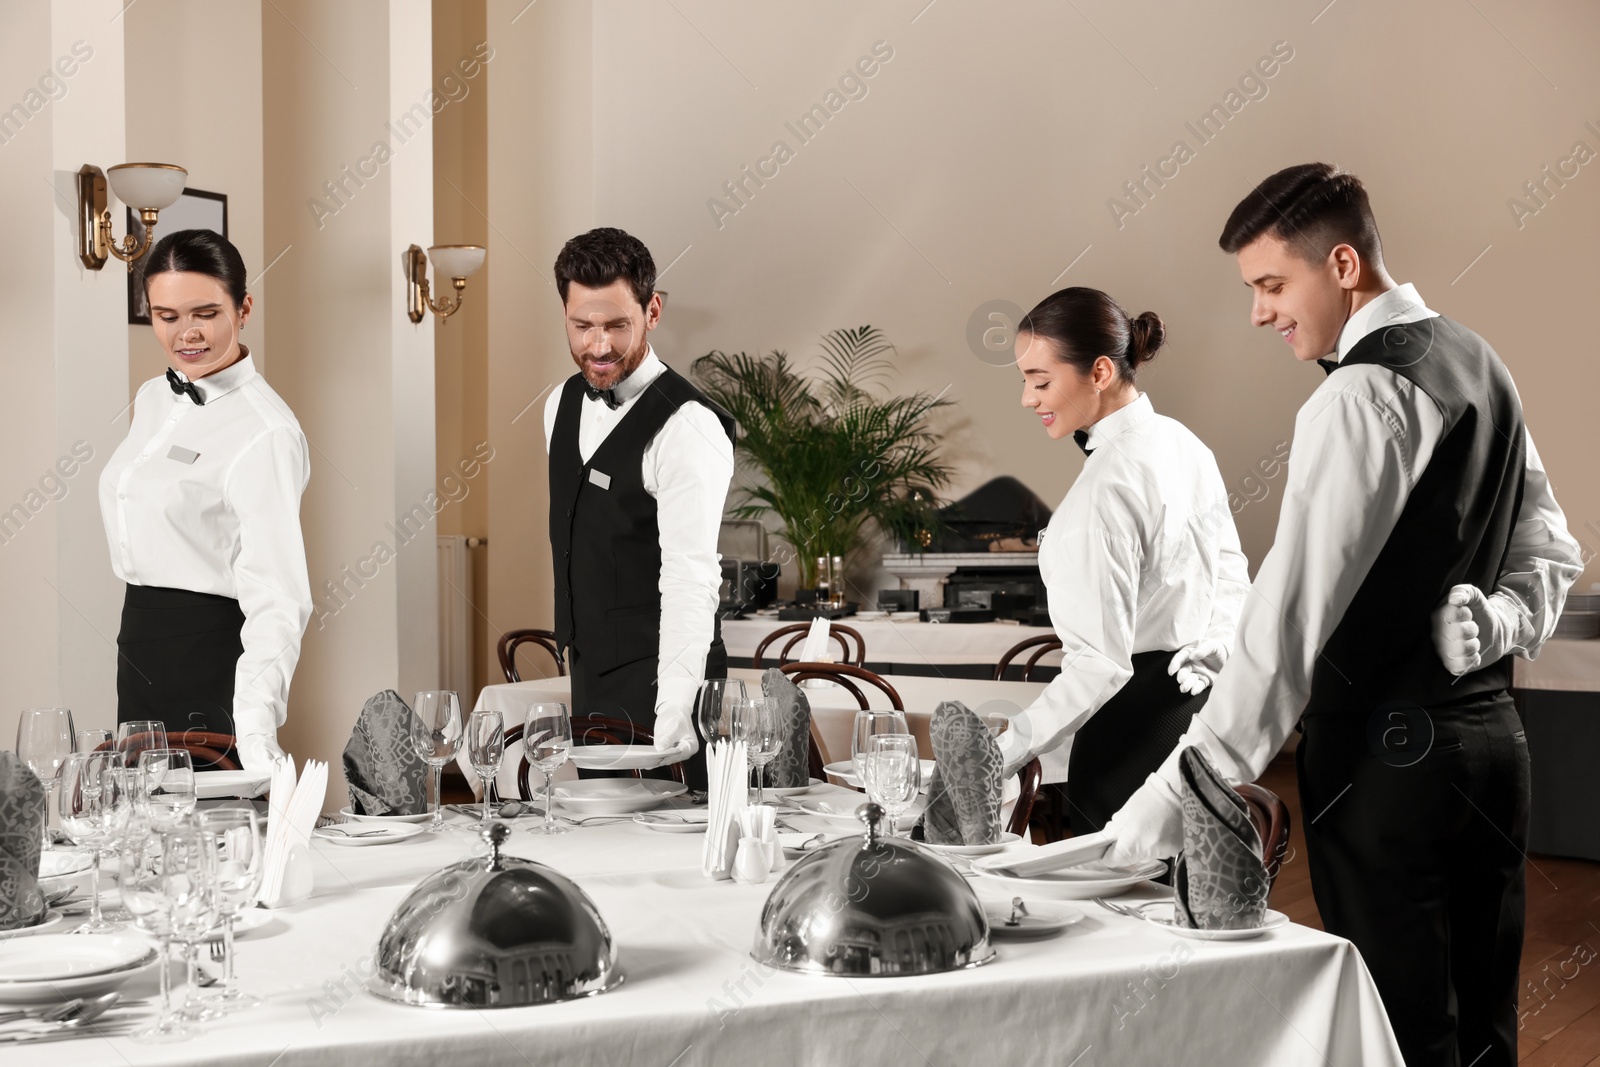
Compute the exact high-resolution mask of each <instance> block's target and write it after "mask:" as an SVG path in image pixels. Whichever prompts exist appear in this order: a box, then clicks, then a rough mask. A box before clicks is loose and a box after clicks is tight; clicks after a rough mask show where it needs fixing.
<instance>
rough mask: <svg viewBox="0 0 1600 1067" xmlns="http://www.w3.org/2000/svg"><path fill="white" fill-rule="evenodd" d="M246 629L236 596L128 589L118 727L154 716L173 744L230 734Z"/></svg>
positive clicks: (119, 671) (119, 661)
mask: <svg viewBox="0 0 1600 1067" xmlns="http://www.w3.org/2000/svg"><path fill="white" fill-rule="evenodd" d="M243 628H244V612H243V611H242V610H241V609H240V607H239V602H238V601H237V600H234V599H233V598H231V597H225V596H216V595H214V594H211V593H195V592H191V591H190V590H187V589H164V588H160V587H158V586H146V585H130V586H128V593H127V597H126V598H125V599H124V600H123V603H122V631H121V632H120V633H119V634H117V722H119V723H123V722H131V721H134V720H142V719H154V720H156V721H158V722H163V723H165V724H166V726H167V736H168V738H169V739H170V740H174V741H175V740H176V737H175V736H174V735H179V734H182V733H183V732H185V731H204V732H209V733H218V734H228V735H232V734H233V686H234V672H235V671H236V669H237V668H238V665H239V657H240V656H241V655H243V654H244V644H243V642H242V641H241V640H240V632H241V631H242V630H243ZM229 758H230V759H235V757H234V756H233V755H232V753H231V752H230V753H229ZM199 763H200V761H198V760H197V762H196V769H197V770H198V769H201V768H200V766H199Z"/></svg>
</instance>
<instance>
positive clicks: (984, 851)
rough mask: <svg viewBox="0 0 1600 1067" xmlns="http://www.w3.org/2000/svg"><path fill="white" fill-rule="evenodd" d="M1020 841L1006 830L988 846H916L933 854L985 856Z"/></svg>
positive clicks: (1018, 837) (924, 844)
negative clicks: (933, 852)
mask: <svg viewBox="0 0 1600 1067" xmlns="http://www.w3.org/2000/svg"><path fill="white" fill-rule="evenodd" d="M1021 840H1022V835H1021V834H1014V833H1012V832H1011V831H1010V830H1007V831H1006V832H1005V833H1003V834H1001V835H1000V840H998V841H996V842H994V843H993V844H988V845H936V844H934V843H933V842H932V841H918V842H917V844H919V845H922V846H923V847H924V848H931V849H933V850H934V851H935V852H945V853H948V854H949V855H952V856H987V855H989V854H990V853H993V852H999V851H1000V850H1001V849H1003V848H1005V847H1006V846H1007V845H1014V844H1016V843H1017V842H1018V841H1021Z"/></svg>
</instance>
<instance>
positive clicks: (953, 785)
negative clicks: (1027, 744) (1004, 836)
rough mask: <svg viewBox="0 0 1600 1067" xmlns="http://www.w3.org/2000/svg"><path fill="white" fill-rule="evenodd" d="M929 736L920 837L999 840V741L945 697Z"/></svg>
mask: <svg viewBox="0 0 1600 1067" xmlns="http://www.w3.org/2000/svg"><path fill="white" fill-rule="evenodd" d="M928 736H929V738H930V739H931V740H932V742H933V758H934V767H933V780H932V781H931V782H930V783H929V784H928V808H927V810H926V811H925V812H923V815H922V818H921V820H920V821H919V823H918V826H919V828H920V829H921V831H922V834H921V837H922V839H923V840H925V841H927V842H928V843H929V844H933V845H992V844H994V843H995V842H997V841H999V840H1000V834H1001V827H1000V801H1001V792H1002V790H1003V784H1002V778H1001V760H1000V746H999V745H998V744H996V743H995V740H994V738H992V737H990V736H989V728H988V727H987V726H985V725H984V723H983V720H982V719H980V718H978V716H977V715H976V714H975V713H973V711H972V710H971V709H969V708H968V707H967V706H966V705H965V704H963V703H961V702H960V701H956V700H947V701H945V702H944V703H943V704H940V705H939V707H938V709H937V710H936V711H935V712H934V713H933V722H932V723H931V724H930V725H929V727H928ZM913 836H916V835H915V834H913Z"/></svg>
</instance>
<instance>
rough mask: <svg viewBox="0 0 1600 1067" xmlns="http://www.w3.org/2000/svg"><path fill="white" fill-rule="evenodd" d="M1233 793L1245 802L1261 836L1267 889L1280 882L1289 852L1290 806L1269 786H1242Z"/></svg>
mask: <svg viewBox="0 0 1600 1067" xmlns="http://www.w3.org/2000/svg"><path fill="white" fill-rule="evenodd" d="M1233 791H1234V792H1235V793H1238V794H1239V795H1240V796H1241V797H1243V798H1244V802H1245V804H1246V805H1247V806H1248V807H1249V809H1250V821H1251V822H1252V823H1254V824H1255V828H1256V832H1257V833H1259V834H1260V835H1261V863H1262V866H1263V867H1265V868H1266V875H1267V888H1268V889H1269V890H1270V889H1271V888H1272V883H1273V882H1274V881H1276V880H1277V878H1278V870H1279V868H1281V867H1282V866H1283V857H1284V853H1286V852H1287V851H1288V849H1289V806H1288V805H1287V804H1285V803H1284V802H1283V799H1282V798H1281V797H1279V796H1278V794H1276V793H1274V792H1273V791H1272V790H1270V789H1268V788H1266V787H1265V786H1260V785H1256V784H1255V783H1254V782H1242V783H1240V784H1239V785H1236V786H1234V787H1233Z"/></svg>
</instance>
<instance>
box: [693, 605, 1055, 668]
mask: <svg viewBox="0 0 1600 1067" xmlns="http://www.w3.org/2000/svg"><path fill="white" fill-rule="evenodd" d="M838 621H839V623H840V624H841V625H844V626H848V627H850V628H851V629H853V630H855V631H856V632H857V633H859V634H860V635H861V639H862V641H863V642H864V643H865V644H866V646H867V655H866V666H867V667H868V668H870V669H871V670H874V671H877V672H878V673H879V674H893V675H895V676H896V678H899V677H902V676H906V675H932V676H934V677H943V678H969V679H970V678H988V677H990V676H991V673H992V672H993V670H994V667H995V664H997V663H998V662H1000V657H1001V656H1003V655H1005V654H1006V650H1008V649H1010V648H1011V647H1013V646H1014V645H1016V644H1017V643H1018V642H1021V641H1025V640H1028V639H1030V638H1037V637H1054V636H1055V630H1053V629H1051V628H1050V627H1048V626H1024V625H1022V624H1020V623H1017V622H1013V621H1010V620H996V621H994V622H978V623H958V622H923V621H922V619H921V618H920V617H919V616H918V613H917V612H915V611H896V612H886V611H868V612H862V613H859V614H856V615H847V616H845V617H844V618H842V619H839V620H838ZM788 625H792V624H791V623H786V622H783V621H782V620H780V619H779V618H778V616H777V613H776V612H767V613H764V614H763V613H759V612H758V613H755V614H752V615H750V616H748V617H746V618H741V619H723V620H722V622H721V627H722V640H723V643H724V644H725V645H726V646H727V649H728V661H729V663H730V664H733V665H736V666H749V665H750V661H751V659H752V657H754V655H755V651H756V649H757V648H758V647H759V646H760V644H761V641H762V639H763V638H765V637H766V636H767V635H768V634H770V633H772V631H774V630H776V629H778V628H779V627H782V626H788ZM786 640H787V638H784V639H781V640H780V641H779V642H778V643H777V644H776V645H774V646H772V647H771V648H769V649H768V650H767V653H766V656H765V657H763V659H764V662H765V663H766V664H767V665H769V666H770V665H771V664H772V663H775V662H776V661H777V657H778V652H779V650H780V649H781V648H782V647H783V643H784V641H786ZM828 648H829V651H830V652H831V653H832V654H834V655H835V656H837V655H838V651H839V646H838V643H837V642H830V643H829V645H828ZM799 650H800V646H799V645H796V646H795V647H794V649H793V650H791V653H790V657H791V658H794V657H795V656H796V655H797V654H798V653H799ZM1029 655H1031V653H1029ZM1026 659H1027V656H1026V655H1025V656H1023V657H1022V659H1021V660H1019V661H1018V662H1017V664H1016V665H1014V666H1013V667H1012V668H1011V671H1012V672H1013V673H1020V668H1021V664H1022V662H1025V661H1026ZM1060 666H1061V653H1060V652H1052V653H1047V654H1046V655H1045V656H1044V657H1042V658H1041V659H1040V661H1039V665H1038V668H1037V669H1036V670H1037V674H1038V676H1039V678H1040V680H1042V681H1048V680H1049V679H1050V678H1053V677H1055V675H1056V674H1057V672H1058V670H1059V668H1060Z"/></svg>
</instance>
